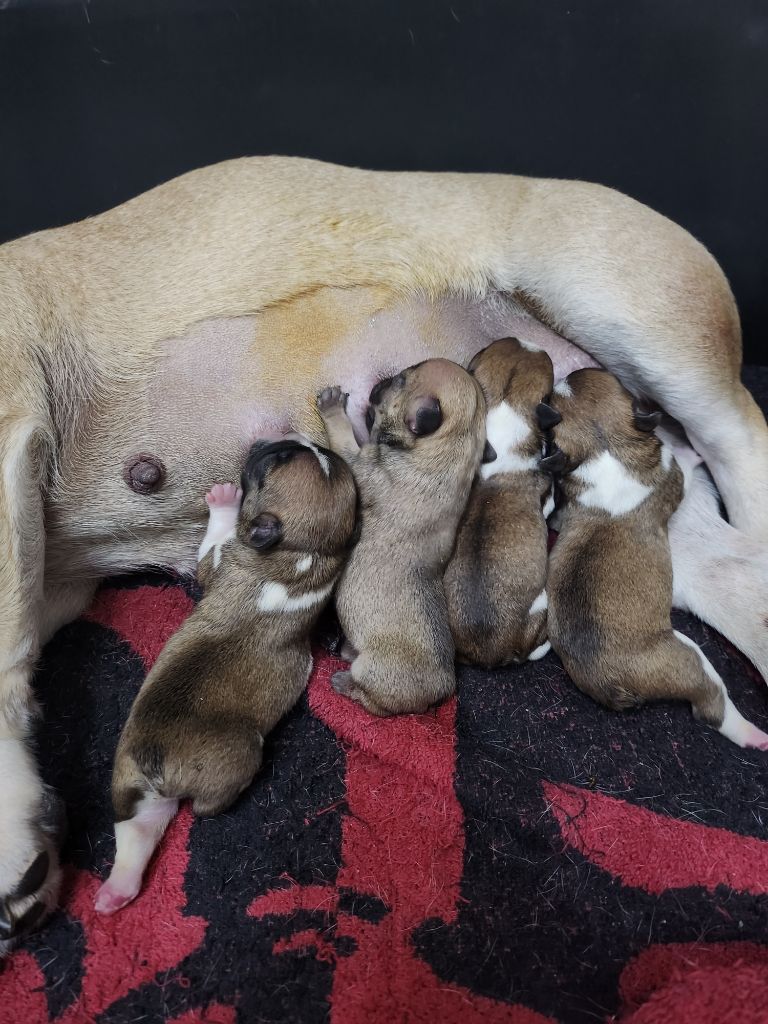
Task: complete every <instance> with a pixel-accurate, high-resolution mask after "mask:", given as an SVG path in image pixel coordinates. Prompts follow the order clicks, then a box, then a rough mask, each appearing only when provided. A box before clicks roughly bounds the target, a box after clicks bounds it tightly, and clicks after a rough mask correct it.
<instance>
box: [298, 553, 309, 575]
mask: <svg viewBox="0 0 768 1024" xmlns="http://www.w3.org/2000/svg"><path fill="white" fill-rule="evenodd" d="M311 568H312V555H304V557H303V558H300V559H299V560H298V561H297V562H296V575H297V576H301V574H302V573H304V572H306V571H307V570H308V569H311Z"/></svg>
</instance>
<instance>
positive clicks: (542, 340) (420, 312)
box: [321, 295, 598, 440]
mask: <svg viewBox="0 0 768 1024" xmlns="http://www.w3.org/2000/svg"><path fill="white" fill-rule="evenodd" d="M510 335H511V336H513V337H516V338H519V339H520V340H521V341H523V342H528V343H529V344H532V345H536V346H538V347H539V348H542V349H544V350H545V351H546V352H547V353H548V355H549V357H550V358H551V359H552V362H553V365H554V368H555V381H558V380H561V379H562V378H563V377H566V376H567V375H568V374H569V373H570V372H571V371H572V370H576V369H580V368H581V367H582V366H597V365H598V364H597V363H596V362H595V361H594V359H592V357H591V356H589V355H587V353H586V352H584V351H583V349H580V348H577V346H576V345H572V344H571V343H570V342H568V341H566V340H565V339H564V338H561V337H560V335H558V334H555V333H554V331H551V330H549V328H547V327H545V326H544V325H543V324H541V323H540V322H539V321H538V320H534V319H533V318H532V317H530V316H529V315H527V314H526V313H524V312H522V311H521V310H520V309H519V307H516V306H514V305H513V304H511V303H508V302H506V301H505V300H504V299H503V298H502V297H501V296H499V295H491V296H490V297H488V298H485V299H482V300H476V301H466V300H461V299H455V298H447V299H443V300H441V301H440V302H437V303H431V302H428V301H427V300H425V299H422V300H413V301H411V302H409V303H408V305H403V306H398V307H395V308H394V309H385V310H383V311H382V312H380V313H377V314H375V315H374V316H373V317H371V318H370V320H369V321H368V324H367V325H366V327H365V329H364V330H363V331H362V333H359V334H355V335H351V336H349V337H344V338H342V339H340V342H339V344H338V346H337V347H336V348H335V349H334V351H333V352H332V353H330V355H328V356H327V358H326V359H325V360H323V362H322V363H321V374H322V378H321V383H322V385H323V386H325V385H326V384H340V385H341V386H342V388H343V389H344V390H345V391H348V392H349V396H350V398H349V412H350V416H351V418H352V422H353V424H354V426H355V432H356V433H357V434H358V440H361V439H362V438H363V437H364V436H365V410H366V407H367V405H368V396H369V394H370V392H371V388H372V387H373V385H374V384H375V383H376V382H377V381H379V380H381V379H382V378H383V377H389V376H392V375H393V374H396V373H398V372H399V371H400V370H402V369H404V368H405V367H406V366H412V365H413V364H414V363H418V362H420V361H421V360H422V359H429V358H430V357H431V356H444V357H446V358H448V359H453V360H455V361H456V362H457V363H461V364H463V365H465V366H466V365H467V363H468V362H469V361H470V359H471V358H472V356H474V355H475V353H476V352H478V351H479V350H480V349H482V348H485V346H486V345H490V343H491V342H492V341H495V340H496V339H497V338H503V337H507V336H510Z"/></svg>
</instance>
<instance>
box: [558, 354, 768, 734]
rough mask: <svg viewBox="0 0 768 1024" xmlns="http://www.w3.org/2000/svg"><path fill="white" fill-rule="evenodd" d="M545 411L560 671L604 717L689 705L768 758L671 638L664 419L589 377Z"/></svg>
mask: <svg viewBox="0 0 768 1024" xmlns="http://www.w3.org/2000/svg"><path fill="white" fill-rule="evenodd" d="M552 405H553V407H554V409H555V410H556V411H557V412H558V413H559V414H560V415H561V416H562V421H561V422H560V423H557V424H555V425H554V426H553V428H552V444H551V445H550V451H549V454H548V455H547V457H546V458H545V459H543V460H542V465H543V466H545V468H549V469H551V470H552V471H557V472H561V473H562V474H563V476H562V484H561V486H562V492H563V496H564V498H565V507H564V509H563V517H562V523H561V528H560V534H559V537H558V541H557V544H556V545H555V547H554V549H553V551H552V554H551V556H550V561H549V575H548V579H547V593H548V595H549V613H548V630H549V639H550V641H551V643H552V647H553V648H554V649H555V651H556V652H557V654H559V656H560V658H561V660H562V662H563V665H564V666H565V668H566V671H567V672H568V674H569V675H570V676H571V678H572V679H573V681H574V682H575V683H576V685H577V686H578V687H579V689H581V690H583V691H584V692H585V693H588V694H589V695H590V696H591V697H594V699H595V700H597V701H599V702H600V703H601V704H604V705H605V706H606V707H609V708H613V709H615V710H622V709H625V708H631V707H637V706H639V705H641V704H644V703H645V702H646V701H652V700H687V701H690V703H691V705H692V707H693V713H694V715H695V717H696V718H698V719H700V720H701V721H703V722H706V723H707V724H708V725H711V726H713V727H714V728H715V729H718V730H719V731H720V732H721V733H722V734H723V735H724V736H726V737H727V738H728V739H729V740H732V741H733V742H734V743H737V744H738V745H739V746H741V747H759V748H760V749H763V750H764V749H768V735H766V734H765V733H764V732H762V731H761V730H760V729H758V728H756V727H755V726H754V725H752V724H751V723H749V722H748V721H746V719H744V718H743V717H742V716H741V715H740V714H739V712H738V711H737V710H736V708H735V707H734V705H733V703H732V701H731V699H730V698H729V696H728V694H727V692H726V689H725V685H724V684H723V681H722V680H721V679H720V677H719V675H718V674H717V672H716V671H715V669H714V667H713V666H712V665H711V664H710V662H709V661H708V660H707V658H706V657H705V656H704V654H703V652H702V651H701V650H700V649H699V647H698V646H697V645H696V644H695V643H694V642H693V641H692V640H689V639H688V637H686V636H683V634H682V633H679V632H678V631H677V630H674V629H672V625H671V622H670V610H671V606H672V560H671V556H670V549H669V541H668V538H667V524H668V522H669V519H670V516H671V515H672V513H673V512H674V511H675V509H676V508H677V507H678V505H679V504H680V502H681V500H682V497H683V474H682V472H681V470H680V467H679V466H678V464H677V462H676V461H675V458H674V456H673V454H672V449H671V447H669V446H666V445H664V446H662V443H661V441H660V440H659V439H658V438H657V437H656V435H655V434H654V433H653V430H654V428H655V427H656V426H657V424H658V422H659V419H660V416H661V414H660V413H658V412H650V411H648V410H647V409H646V408H644V407H643V406H642V404H641V403H639V402H637V400H633V398H632V396H631V395H630V394H629V392H628V391H626V390H625V389H624V387H622V385H621V384H620V383H619V381H618V380H617V379H616V378H615V377H613V376H612V375H611V374H609V373H607V372H605V371H603V370H594V369H584V370H579V371H577V372H576V373H572V374H571V375H570V376H569V377H568V378H567V379H566V381H565V382H564V383H562V384H560V385H558V386H557V387H556V388H555V392H554V394H553V396H552ZM552 418H553V417H551V416H550V417H549V419H548V422H549V421H551V420H552ZM554 418H556V417H554Z"/></svg>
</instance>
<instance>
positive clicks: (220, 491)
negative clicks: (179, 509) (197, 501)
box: [205, 483, 243, 508]
mask: <svg viewBox="0 0 768 1024" xmlns="http://www.w3.org/2000/svg"><path fill="white" fill-rule="evenodd" d="M205 500H206V503H207V504H208V507H209V508H239V507H240V502H241V501H242V500H243V492H242V491H241V490H240V488H239V487H237V486H236V485H235V484H229V483H227V484H214V485H213V487H212V488H211V489H210V491H208V493H207V494H206V496H205Z"/></svg>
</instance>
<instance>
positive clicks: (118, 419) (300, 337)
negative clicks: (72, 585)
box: [46, 288, 594, 582]
mask: <svg viewBox="0 0 768 1024" xmlns="http://www.w3.org/2000/svg"><path fill="white" fill-rule="evenodd" d="M509 334H512V335H515V336H516V337H518V338H520V340H521V341H524V342H526V341H527V342H529V343H532V344H535V345H538V346H540V347H541V348H544V349H546V350H547V352H549V354H550V356H551V357H552V360H553V363H554V364H555V377H556V379H559V378H560V377H563V376H565V375H566V374H567V373H569V372H570V371H571V370H573V369H576V368H577V367H580V366H586V365H594V363H593V360H592V359H591V358H590V357H589V356H588V355H586V353H585V352H583V351H581V350H580V349H578V348H576V347H575V346H573V345H570V344H569V343H568V342H566V341H564V340H563V339H562V338H561V337H559V336H558V335H557V334H555V333H553V332H552V331H551V330H549V329H548V328H546V327H544V326H543V325H542V324H541V323H540V322H539V321H537V320H536V319H534V318H533V317H532V316H530V315H529V314H527V313H526V312H525V311H524V310H523V309H522V308H521V307H520V306H518V305H516V304H515V303H512V302H510V301H508V300H505V299H502V298H501V297H500V296H498V295H491V296H489V297H487V298H485V299H483V300H462V299H459V298H455V297H452V298H445V299H441V300H438V301H429V300H427V299H425V298H414V299H410V300H408V301H397V300H395V299H394V297H393V296H392V295H391V294H389V293H388V292H386V291H384V290H383V289H374V288H356V289H353V290H341V289H328V288H326V289H320V290H317V291H314V292H311V293H309V294H307V295H304V296H301V297H299V298H297V299H294V300H293V301H291V302H290V303H283V304H279V305H276V306H274V307H270V308H268V309H265V310H263V311H261V312H260V313H258V314H255V315H254V316H249V317H239V318H235V319H218V320H209V321H206V322H204V323H201V324H198V325H196V326H195V327H193V328H191V329H190V330H189V331H188V332H187V333H186V334H185V335H184V336H182V337H179V338H172V339H168V340H166V341H163V342H161V343H159V344H158V346H157V349H156V351H157V357H156V360H155V363H154V365H152V366H150V367H148V372H147V374H146V376H143V377H141V378H137V379H135V380H131V381H130V382H129V383H127V384H123V385H121V386H120V387H119V388H116V389H115V391H116V394H114V395H113V396H111V397H110V398H108V399H104V400H103V401H102V403H101V405H102V407H101V408H100V409H98V410H97V409H96V408H95V407H94V408H91V409H89V410H88V411H87V415H86V416H85V419H84V425H83V427H82V429H81V430H80V431H79V432H78V435H77V437H76V439H75V440H74V441H73V442H72V443H71V444H70V445H69V446H67V447H65V449H64V450H63V451H62V453H61V462H60V473H59V477H58V482H57V484H56V485H55V487H54V488H53V490H52V492H51V496H50V499H49V502H48V508H47V530H48V549H47V553H46V574H47V576H48V578H49V580H51V581H53V582H55V581H57V580H65V579H66V580H71V579H77V578H80V577H82V576H84V575H86V576H88V575H95V576H101V575H105V574H111V573H116V572H122V571H126V570H129V569H133V568H136V567H140V566H147V565H153V566H163V567H172V568H175V569H177V570H179V571H182V572H186V571H191V570H192V569H193V568H194V565H195V552H196V548H197V545H198V543H199V541H200V538H201V536H202V532H203V530H204V527H205V520H206V514H207V508H206V505H205V501H204V495H205V492H206V490H207V489H208V488H209V487H210V486H211V484H212V483H214V482H216V481H221V480H232V479H236V478H237V477H238V476H239V473H240V467H241V466H242V463H243V459H244V457H245V454H246V452H247V450H248V448H249V446H250V444H251V443H252V442H253V440H254V439H255V438H257V437H264V436H267V437H270V436H272V437H275V436H280V435H282V434H283V433H285V432H286V431H288V430H292V429H298V430H302V431H304V432H306V433H308V434H310V435H312V436H314V437H315V438H316V439H317V440H322V438H323V431H322V426H321V423H320V420H319V417H318V416H317V414H316V412H315V409H314V397H315V395H316V394H317V392H318V391H319V390H320V389H322V388H323V387H324V386H326V385H328V384H340V385H341V386H342V387H343V388H344V390H345V391H348V392H349V394H350V399H349V409H350V413H351V415H352V419H353V422H354V423H355V427H356V430H357V431H358V432H359V433H360V435H361V436H362V434H363V431H364V425H363V417H364V413H365V408H366V404H367V399H368V395H369V393H370V390H371V387H372V386H373V384H374V383H375V382H376V381H377V380H379V379H380V378H381V377H384V376H389V375H391V374H392V373H395V372H396V371H398V370H400V369H402V368H403V367H405V366H408V365H411V364H413V363H416V362H419V361H420V360H422V359H427V358H429V357H430V356H437V355H440V356H446V357H448V358H451V359H455V360H456V361H457V362H460V363H465V364H466V363H467V362H468V361H469V359H470V358H471V357H472V356H473V355H474V354H475V352H477V351H478V349H480V348H482V347H483V346H485V345H487V344H489V343H490V342H491V341H493V340H494V339H496V338H499V337H503V336H505V335H509ZM141 457H143V461H142V465H143V466H145V467H146V465H147V464H149V465H150V466H152V467H155V469H156V470H157V471H158V472H160V473H161V479H159V480H158V481H157V482H155V483H153V482H152V481H150V482H149V484H148V485H147V484H146V482H145V485H144V491H145V493H138V492H137V491H136V490H135V489H132V487H135V483H136V481H135V471H134V478H133V480H132V477H131V467H132V466H135V465H136V463H137V462H138V461H139V460H140V458H141Z"/></svg>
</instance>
